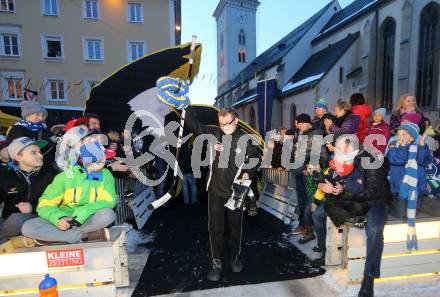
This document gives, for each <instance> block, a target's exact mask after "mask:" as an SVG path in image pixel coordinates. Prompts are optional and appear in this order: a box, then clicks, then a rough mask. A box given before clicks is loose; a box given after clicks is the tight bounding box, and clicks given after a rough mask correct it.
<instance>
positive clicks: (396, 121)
mask: <svg viewBox="0 0 440 297" xmlns="http://www.w3.org/2000/svg"><path fill="white" fill-rule="evenodd" d="M417 113H418V114H420V121H419V122H418V123H417V126H419V128H420V135H421V134H423V132H425V129H426V125H425V117H424V115H423V113H421V112H419V111H417ZM404 115H405V113H402V114H400V115H399V116H397V115H396V114H395V113H393V114H392V115H391V118H390V130H391V132H393V133H394V130H395V129H397V128H398V127H399V126H400V120H401V118H402V117H403V116H404Z"/></svg>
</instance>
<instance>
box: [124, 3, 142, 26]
mask: <svg viewBox="0 0 440 297" xmlns="http://www.w3.org/2000/svg"><path fill="white" fill-rule="evenodd" d="M128 21H129V22H130V23H142V22H143V21H144V20H143V14H142V4H140V3H128Z"/></svg>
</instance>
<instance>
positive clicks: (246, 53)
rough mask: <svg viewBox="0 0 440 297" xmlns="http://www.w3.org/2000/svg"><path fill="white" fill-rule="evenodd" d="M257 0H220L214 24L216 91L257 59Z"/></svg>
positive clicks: (215, 12) (258, 3)
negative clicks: (215, 31)
mask: <svg viewBox="0 0 440 297" xmlns="http://www.w3.org/2000/svg"><path fill="white" fill-rule="evenodd" d="M258 5H260V2H258V0H220V2H219V4H218V5H217V8H216V9H215V11H214V14H213V16H214V17H215V19H216V22H217V90H218V91H219V90H221V89H222V87H223V86H224V85H225V83H227V82H228V81H229V80H231V79H233V78H234V77H235V76H236V75H237V74H238V73H239V72H240V71H241V70H243V68H244V67H246V66H247V65H248V64H249V63H250V62H251V61H252V60H253V59H255V57H256V48H257V46H256V12H257V7H258Z"/></svg>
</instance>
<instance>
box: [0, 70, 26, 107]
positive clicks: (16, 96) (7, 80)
mask: <svg viewBox="0 0 440 297" xmlns="http://www.w3.org/2000/svg"><path fill="white" fill-rule="evenodd" d="M1 78H2V79H1V84H2V85H1V89H2V90H3V98H4V99H5V100H23V73H21V72H2V73H1Z"/></svg>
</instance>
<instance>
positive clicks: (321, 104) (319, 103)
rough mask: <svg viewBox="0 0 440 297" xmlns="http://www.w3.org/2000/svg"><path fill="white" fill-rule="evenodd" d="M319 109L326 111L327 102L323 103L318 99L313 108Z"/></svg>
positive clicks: (323, 101)
mask: <svg viewBox="0 0 440 297" xmlns="http://www.w3.org/2000/svg"><path fill="white" fill-rule="evenodd" d="M317 107H320V108H324V109H325V110H328V104H327V101H325V99H322V98H321V99H319V100H318V101H316V102H315V108H317Z"/></svg>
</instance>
